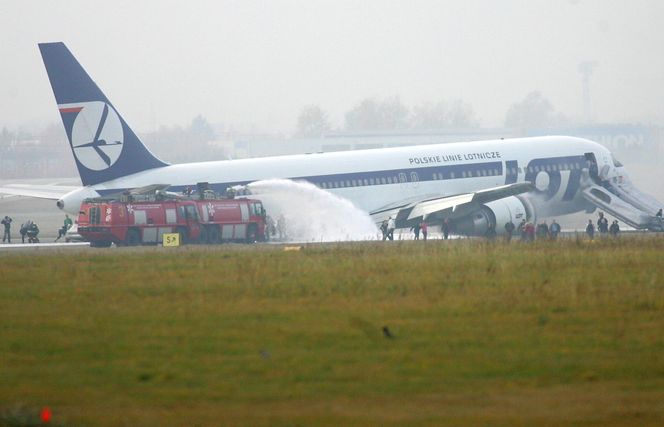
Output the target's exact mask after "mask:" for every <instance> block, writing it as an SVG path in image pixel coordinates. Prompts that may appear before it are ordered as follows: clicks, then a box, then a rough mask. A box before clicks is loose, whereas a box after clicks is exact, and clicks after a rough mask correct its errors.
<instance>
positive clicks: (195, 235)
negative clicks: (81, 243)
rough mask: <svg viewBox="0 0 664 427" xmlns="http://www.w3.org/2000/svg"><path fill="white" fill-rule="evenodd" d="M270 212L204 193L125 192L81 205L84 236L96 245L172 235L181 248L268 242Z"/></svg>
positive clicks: (246, 202)
mask: <svg viewBox="0 0 664 427" xmlns="http://www.w3.org/2000/svg"><path fill="white" fill-rule="evenodd" d="M265 217H266V215H265V209H264V208H263V204H262V203H261V202H260V200H255V199H244V198H243V199H235V198H224V197H220V196H217V195H216V194H214V193H213V192H211V191H208V190H206V191H203V192H201V193H200V195H198V196H197V197H190V196H185V195H179V194H176V193H167V192H164V191H161V190H157V191H153V192H150V193H148V194H136V193H132V192H131V191H130V192H125V193H123V194H122V195H120V196H119V197H106V198H103V197H102V198H95V199H87V200H85V201H84V202H83V203H82V204H81V209H80V212H79V218H78V232H79V233H80V235H81V236H82V237H83V238H84V239H85V240H88V241H89V242H90V244H91V246H96V247H108V246H111V244H112V243H115V244H116V245H127V246H136V245H141V244H150V243H152V244H158V243H161V242H162V241H163V235H164V234H166V233H178V234H180V242H181V243H185V244H186V243H204V244H216V243H224V242H247V243H253V242H256V241H263V240H265V233H266V230H265Z"/></svg>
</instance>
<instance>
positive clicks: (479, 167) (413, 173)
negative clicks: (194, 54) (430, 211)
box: [98, 156, 579, 200]
mask: <svg viewBox="0 0 664 427" xmlns="http://www.w3.org/2000/svg"><path fill="white" fill-rule="evenodd" d="M577 159H579V158H578V157H576V156H575V157H559V158H551V159H537V162H536V163H538V164H537V165H534V164H531V165H530V166H531V167H533V166H535V167H536V166H540V164H541V163H540V162H542V161H543V160H544V163H545V164H546V165H552V164H556V165H558V170H571V169H573V168H574V165H573V163H574V161H575V160H577ZM546 160H550V161H546ZM505 164H506V166H507V167H506V168H505V167H503V163H502V162H500V161H497V162H483V163H469V164H457V165H439V166H429V167H419V168H404V169H391V170H382V171H372V172H353V173H340V174H328V175H315V176H296V177H288V178H284V179H291V180H294V181H307V182H310V183H312V184H314V185H316V186H318V187H320V188H322V189H326V190H328V189H331V190H334V189H339V188H352V187H367V186H374V185H390V184H404V183H416V182H430V181H447V180H451V179H466V178H482V177H484V178H486V177H495V176H504V178H505V183H506V184H512V183H515V182H517V179H518V172H517V169H518V167H517V162H516V161H514V160H508V161H506V162H505ZM568 168H569V169H568ZM532 171H533V172H535V169H532ZM504 172H505V173H504ZM524 172H525V173H526V180H528V178H530V179H532V180H533V181H534V175H532V172H530V171H529V169H528V168H527V167H526V168H525V170H524ZM572 172H577V171H576V170H572ZM255 181H257V180H246V181H231V182H217V183H209V188H210V189H211V190H214V191H216V192H218V193H224V192H225V191H226V189H227V188H229V187H234V186H237V185H247V184H249V183H251V182H255ZM559 186H560V184H559V183H558V187H559ZM187 187H191V188H196V183H191V184H188V185H174V186H172V187H170V189H169V190H170V191H174V192H181V191H183V190H185V189H186V188H187ZM577 189H578V186H574V185H572V186H568V188H567V191H566V197H565V200H569V197H570V194H569V193H570V190H571V191H574V192H575V191H576V190H577ZM124 190H126V188H121V189H120V188H118V189H112V190H98V193H99V194H101V195H108V194H112V193H117V192H120V191H124Z"/></svg>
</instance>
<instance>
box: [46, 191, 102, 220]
mask: <svg viewBox="0 0 664 427" xmlns="http://www.w3.org/2000/svg"><path fill="white" fill-rule="evenodd" d="M92 197H99V193H97V192H96V191H95V190H93V189H91V188H90V187H82V188H77V189H76V190H74V191H70V192H69V193H67V194H65V195H64V196H62V197H61V198H60V199H59V200H58V201H57V202H56V205H57V206H58V208H60V209H61V210H63V211H65V212H67V213H69V214H71V215H75V216H78V211H79V210H80V209H81V203H82V202H83V200H85V199H90V198H92Z"/></svg>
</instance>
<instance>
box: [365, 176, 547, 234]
mask: <svg viewBox="0 0 664 427" xmlns="http://www.w3.org/2000/svg"><path fill="white" fill-rule="evenodd" d="M534 188H535V187H534V186H533V184H531V183H529V182H521V183H515V184H507V185H501V186H499V187H493V188H487V189H486V190H480V191H476V192H474V193H464V194H456V195H453V196H443V197H435V196H433V197H431V196H430V197H423V198H420V199H415V200H412V199H411V200H408V201H406V202H404V203H401V204H398V205H389V206H385V207H384V208H381V209H378V210H375V211H373V212H371V213H370V215H371V217H372V218H373V219H374V221H375V222H376V223H380V222H382V221H383V220H385V219H387V218H388V217H390V216H391V217H392V218H395V219H396V225H397V227H399V228H403V227H408V226H410V225H412V224H413V223H415V222H417V221H419V220H420V219H421V218H423V217H425V216H429V215H433V214H436V213H440V212H443V211H445V210H448V209H451V211H452V212H456V211H457V210H459V209H460V208H463V210H464V211H472V210H474V209H473V208H474V207H479V206H480V205H483V204H485V203H489V202H492V201H494V200H500V199H503V198H505V197H510V196H515V195H517V194H522V193H527V192H528V191H531V190H533V189H534Z"/></svg>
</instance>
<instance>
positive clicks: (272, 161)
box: [66, 136, 612, 215]
mask: <svg viewBox="0 0 664 427" xmlns="http://www.w3.org/2000/svg"><path fill="white" fill-rule="evenodd" d="M586 153H593V154H594V156H595V158H596V159H597V166H598V168H599V169H602V168H603V167H604V166H605V165H609V166H612V159H611V154H610V152H609V151H608V150H607V149H605V148H604V147H602V146H601V145H599V144H597V143H594V142H592V141H588V140H584V139H580V138H573V137H563V136H561V137H556V136H554V137H537V138H519V139H508V140H492V141H478V142H464V143H447V144H433V145H421V146H405V147H397V148H385V149H373V150H359V151H346V152H334V153H317V154H303V155H291V156H279V157H266V158H255V159H241V160H227V161H213V162H201V163H185V164H177V165H170V166H165V167H161V168H155V169H150V170H146V171H143V172H139V173H136V174H133V175H128V176H125V177H122V178H118V179H115V180H112V181H108V182H105V183H102V184H97V185H93V186H90V187H89V189H90V190H94V191H95V192H96V193H98V194H101V195H103V194H108V193H115V192H118V191H121V190H124V189H128V188H136V187H141V186H146V185H151V184H155V183H166V184H171V188H172V189H173V190H174V191H178V190H182V189H184V188H186V187H187V186H195V185H196V183H198V182H208V183H209V184H210V187H211V188H213V189H215V190H216V191H219V192H223V191H225V190H226V189H227V188H228V187H231V186H235V185H244V184H248V183H250V182H254V181H260V180H266V179H271V178H288V179H293V180H303V181H308V182H311V183H313V184H315V185H316V186H318V187H319V188H321V189H324V190H326V191H330V192H332V193H335V194H337V195H339V196H341V197H344V198H346V199H348V200H350V201H352V202H353V203H354V204H355V205H356V206H357V207H359V208H361V209H363V210H365V211H367V212H372V211H375V210H377V209H380V208H382V207H384V206H386V205H389V204H392V203H395V202H397V201H400V200H408V199H412V198H417V197H424V196H428V195H432V196H434V195H436V196H451V195H455V194H462V193H469V192H474V191H479V190H482V189H486V188H491V187H497V186H500V185H504V184H511V183H516V182H526V181H528V182H532V183H534V184H535V185H536V187H537V190H536V192H537V194H538V196H539V197H536V198H534V199H533V200H534V202H535V203H536V204H537V205H541V206H540V209H541V208H542V207H546V213H547V215H563V214H567V213H572V212H577V211H580V210H583V209H585V208H586V203H585V202H584V201H583V199H582V198H580V197H579V191H578V190H579V189H580V188H581V187H582V186H583V185H584V182H583V181H584V175H583V170H584V169H585V170H587V163H586V157H585V156H586ZM89 196H90V193H89V191H88V194H87V195H86V197H89ZM72 203H73V204H74V205H75V204H76V201H75V200H74V201H72ZM69 204H70V203H66V205H67V206H66V207H67V208H68V207H69ZM73 209H77V207H76V208H73ZM73 209H72V210H73Z"/></svg>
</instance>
